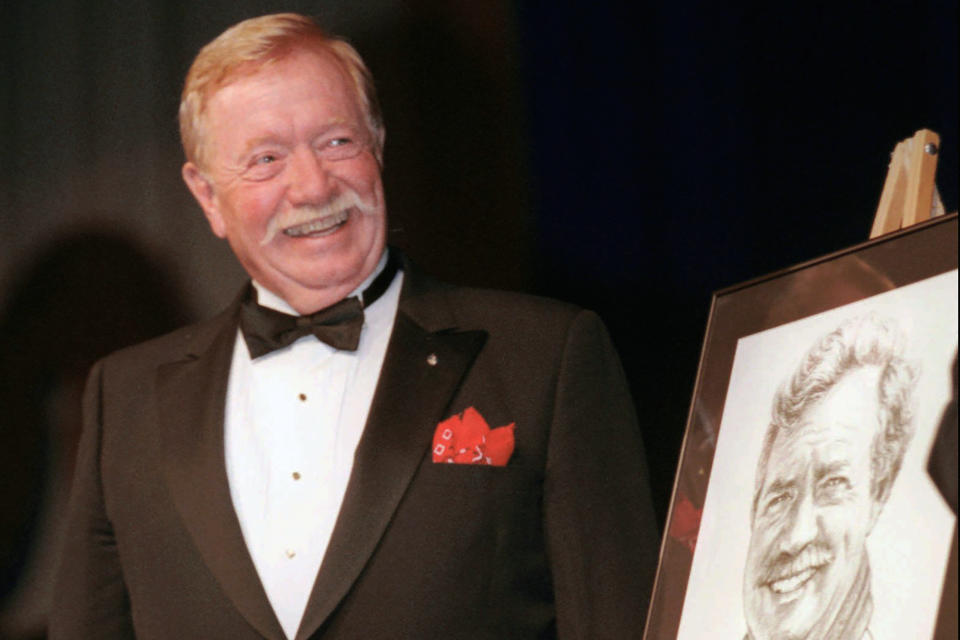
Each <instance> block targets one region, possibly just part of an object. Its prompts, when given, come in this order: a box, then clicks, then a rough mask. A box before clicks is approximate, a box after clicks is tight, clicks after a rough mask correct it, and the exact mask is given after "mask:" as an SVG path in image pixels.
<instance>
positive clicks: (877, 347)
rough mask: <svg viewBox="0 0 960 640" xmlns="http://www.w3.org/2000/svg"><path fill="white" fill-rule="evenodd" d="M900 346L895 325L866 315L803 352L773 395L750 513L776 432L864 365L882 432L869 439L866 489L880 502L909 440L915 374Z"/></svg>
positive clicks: (915, 370)
mask: <svg viewBox="0 0 960 640" xmlns="http://www.w3.org/2000/svg"><path fill="white" fill-rule="evenodd" d="M904 342H905V340H904V337H903V334H902V333H901V332H900V330H899V327H898V326H897V324H896V323H895V322H893V321H892V320H889V319H882V318H880V317H878V316H876V315H874V314H870V315H867V316H863V317H858V318H853V319H851V320H848V321H846V322H844V323H843V324H841V325H840V326H839V327H838V328H837V329H835V330H834V331H832V332H831V333H829V334H827V335H826V336H824V337H823V338H821V339H820V341H819V342H818V343H817V344H815V345H814V346H813V348H812V349H810V351H808V352H807V355H806V357H804V359H803V361H802V362H801V364H800V366H799V367H797V370H796V371H795V372H794V374H793V376H791V377H790V378H789V379H788V380H787V381H786V382H785V383H784V384H783V385H782V386H781V387H780V389H779V390H778V391H777V394H776V396H774V400H773V415H772V417H771V420H770V425H769V427H768V428H767V432H766V436H765V437H764V442H763V450H762V451H761V452H760V458H759V459H758V463H757V473H756V476H755V483H754V499H753V512H754V513H756V508H757V498H758V497H759V493H760V489H761V484H762V482H763V478H764V477H765V476H766V471H767V464H768V463H769V460H770V451H771V449H773V443H774V441H775V440H776V438H777V434H779V433H780V430H781V429H787V430H789V429H791V428H793V427H795V426H796V421H797V419H798V418H799V417H800V416H801V415H803V413H804V411H805V409H806V408H807V407H809V406H810V405H811V404H813V403H815V402H816V401H817V400H819V399H820V398H822V397H823V396H824V395H825V394H826V393H827V392H828V391H829V390H830V389H831V388H833V386H834V385H835V384H836V383H837V382H838V381H839V380H840V379H841V378H842V377H843V376H844V375H845V374H846V373H848V372H850V371H852V370H854V369H857V368H860V367H866V366H870V365H873V366H878V367H881V374H880V384H879V388H878V389H877V392H878V394H879V401H880V410H881V415H880V416H879V418H880V421H881V427H882V428H881V429H880V431H878V433H877V435H876V437H875V438H874V440H873V452H872V455H871V461H872V464H873V476H872V481H871V482H872V486H871V489H872V491H873V496H874V498H875V499H876V500H878V501H880V502H884V501H886V499H887V497H888V496H889V495H890V488H891V487H892V486H893V481H894V480H896V477H897V473H898V472H899V471H900V465H901V464H902V463H903V455H904V453H905V452H906V450H907V445H908V444H910V439H911V438H912V437H913V410H912V407H911V405H910V400H911V396H912V392H913V387H914V385H915V382H916V377H917V375H918V371H917V368H916V366H915V365H913V364H911V363H910V362H908V361H907V360H906V359H905V358H904V356H903V351H904Z"/></svg>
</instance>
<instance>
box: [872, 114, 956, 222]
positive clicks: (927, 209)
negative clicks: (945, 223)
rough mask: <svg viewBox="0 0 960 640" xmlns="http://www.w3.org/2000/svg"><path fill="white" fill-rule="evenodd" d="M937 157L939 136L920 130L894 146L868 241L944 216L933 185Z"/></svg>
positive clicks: (935, 187) (941, 204)
mask: <svg viewBox="0 0 960 640" xmlns="http://www.w3.org/2000/svg"><path fill="white" fill-rule="evenodd" d="M939 153H940V136H939V135H937V134H936V133H935V132H933V131H930V130H929V129H920V131H917V132H916V133H915V134H914V136H913V137H912V138H907V139H906V140H903V141H901V142H899V143H898V144H897V146H896V147H895V148H894V150H893V153H892V154H891V156H890V168H889V169H888V170H887V179H886V182H884V184H883V192H882V193H881V195H880V204H879V205H878V206H877V215H876V216H875V217H874V219H873V228H872V229H871V230H870V237H871V238H876V237H877V236H880V235H883V234H885V233H890V232H891V231H897V230H898V229H902V228H903V227H909V226H910V225H912V224H916V223H918V222H922V221H924V220H928V219H929V218H931V217H935V216H942V215H943V214H944V210H943V202H941V200H940V194H939V193H938V192H937V186H936V184H934V176H935V175H936V172H937V158H938V155H939Z"/></svg>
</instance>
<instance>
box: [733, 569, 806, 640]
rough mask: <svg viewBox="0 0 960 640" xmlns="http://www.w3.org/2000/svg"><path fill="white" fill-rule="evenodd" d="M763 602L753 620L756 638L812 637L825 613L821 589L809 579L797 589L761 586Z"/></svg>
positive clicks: (793, 638) (796, 639) (752, 631)
mask: <svg viewBox="0 0 960 640" xmlns="http://www.w3.org/2000/svg"><path fill="white" fill-rule="evenodd" d="M759 589H760V590H761V591H762V595H761V597H760V600H761V601H762V604H761V606H760V607H758V609H759V611H757V612H756V613H755V614H754V615H753V616H752V618H753V620H752V621H751V625H750V628H751V636H752V638H753V640H798V639H800V638H806V637H808V634H809V633H810V630H811V629H813V627H814V626H815V625H816V624H817V621H818V619H819V618H820V616H822V615H823V610H822V607H821V606H820V598H819V593H820V592H819V589H818V588H817V585H815V581H814V580H808V581H807V582H806V583H804V584H803V585H801V586H800V587H798V588H797V589H794V590H791V591H787V592H781V593H778V592H776V591H774V590H772V589H771V588H770V587H769V586H763V587H759Z"/></svg>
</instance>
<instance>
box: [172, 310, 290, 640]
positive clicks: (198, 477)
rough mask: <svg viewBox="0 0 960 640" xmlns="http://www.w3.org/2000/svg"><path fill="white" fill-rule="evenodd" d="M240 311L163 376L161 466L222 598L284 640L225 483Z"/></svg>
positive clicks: (261, 630) (274, 639)
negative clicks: (227, 412)
mask: <svg viewBox="0 0 960 640" xmlns="http://www.w3.org/2000/svg"><path fill="white" fill-rule="evenodd" d="M236 309H237V305H234V306H233V307H231V310H230V311H228V312H227V313H226V314H224V315H223V316H222V317H221V318H220V320H219V322H217V326H216V328H215V329H214V330H213V331H212V332H211V333H212V336H211V335H206V336H198V337H197V338H195V339H194V341H193V344H192V348H191V349H189V350H188V352H187V353H186V355H185V357H184V358H183V359H181V360H178V361H174V362H170V363H167V364H165V365H163V366H162V367H161V368H160V369H159V371H158V377H157V388H158V402H159V411H160V419H161V426H162V429H163V451H162V457H163V460H162V464H163V471H164V475H165V477H166V481H167V484H168V486H169V488H170V494H171V496H172V497H173V501H174V503H175V504H176V506H177V509H178V511H179V512H180V515H181V517H182V519H183V521H184V523H185V524H186V528H187V530H188V531H189V532H190V535H191V536H192V538H193V541H194V543H195V544H196V546H197V548H198V549H199V550H200V554H201V556H202V557H203V560H204V562H205V563H206V566H207V567H208V568H209V570H210V572H211V573H212V574H213V575H214V577H215V578H216V579H217V581H218V582H219V583H220V586H221V588H222V589H223V591H224V593H226V595H227V597H228V598H229V599H230V600H231V601H232V602H233V605H234V606H235V607H236V609H237V610H238V611H239V612H240V613H241V614H242V615H243V617H244V618H246V620H247V621H248V622H249V623H250V624H251V625H252V626H253V627H254V628H255V629H256V630H257V631H258V632H259V633H260V634H261V635H263V636H264V637H265V638H269V639H270V640H283V639H284V638H285V636H284V634H283V631H282V629H281V627H280V624H279V622H278V621H277V619H276V616H275V614H274V612H273V609H272V608H271V606H270V603H269V601H268V600H267V596H266V593H265V592H264V590H263V587H262V585H261V582H260V579H259V576H258V575H257V571H256V568H255V567H254V565H253V561H252V560H251V558H250V554H249V553H248V551H247V548H246V545H245V543H244V541H243V534H242V532H241V530H240V523H239V521H238V520H237V516H236V512H235V511H234V508H233V503H232V500H231V498H230V488H229V485H228V481H227V472H226V462H225V457H224V456H225V454H224V444H223V442H224V441H223V416H224V406H225V401H226V387H227V377H228V373H229V370H230V362H231V357H232V354H233V344H234V340H235V339H236V331H237V329H236V327H237V319H236V317H237V316H236ZM200 333H201V334H203V332H200Z"/></svg>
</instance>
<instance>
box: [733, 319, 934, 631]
mask: <svg viewBox="0 0 960 640" xmlns="http://www.w3.org/2000/svg"><path fill="white" fill-rule="evenodd" d="M899 343H900V340H899V337H898V333H897V331H896V328H895V326H893V325H892V324H891V323H886V322H882V321H880V320H879V319H877V318H876V317H875V316H867V317H864V318H860V319H854V320H851V321H848V322H846V323H844V324H843V325H841V326H840V327H839V328H838V329H837V330H836V331H834V332H832V333H830V334H829V335H827V336H825V337H824V338H823V339H822V340H821V341H820V342H818V343H817V344H816V345H815V346H814V347H813V349H811V350H810V352H809V353H808V354H807V355H806V357H805V358H804V360H803V362H802V363H801V365H800V366H799V367H798V369H797V371H796V373H795V374H794V375H793V376H792V377H791V378H790V379H789V380H788V381H787V382H786V383H785V384H784V386H783V387H782V388H781V390H780V391H779V392H778V394H777V396H776V398H775V399H774V403H773V419H772V421H771V423H770V427H769V428H768V430H767V434H766V439H765V440H764V447H763V451H762V453H761V457H760V460H759V464H758V467H757V476H756V491H755V494H754V501H753V520H752V524H751V537H750V546H749V550H748V552H747V564H746V569H745V571H744V580H743V596H744V609H745V610H744V613H745V615H746V620H747V627H748V633H747V638H750V639H752V640H773V639H776V640H796V639H800V638H807V639H810V640H821V639H841V638H843V639H860V638H870V637H871V636H870V632H869V629H868V627H869V622H870V616H871V613H872V611H873V604H872V600H871V596H870V580H871V576H870V563H869V557H868V554H867V549H866V541H867V537H868V536H869V535H870V532H871V531H872V530H873V527H874V524H875V523H876V521H877V517H878V516H879V515H880V512H881V510H882V509H883V505H884V503H885V502H886V500H887V498H888V497H889V495H890V489H891V487H892V486H893V482H894V480H895V479H896V476H897V472H898V471H899V470H900V465H901V463H902V462H903V455H904V451H905V450H906V447H907V444H908V443H909V441H910V438H911V435H912V426H911V411H910V396H911V393H912V389H913V385H914V382H915V378H916V374H915V371H914V369H913V368H912V367H911V365H910V364H908V363H907V362H906V360H904V359H903V357H902V355H901V351H900V344H899Z"/></svg>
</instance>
